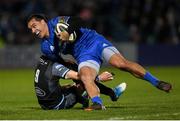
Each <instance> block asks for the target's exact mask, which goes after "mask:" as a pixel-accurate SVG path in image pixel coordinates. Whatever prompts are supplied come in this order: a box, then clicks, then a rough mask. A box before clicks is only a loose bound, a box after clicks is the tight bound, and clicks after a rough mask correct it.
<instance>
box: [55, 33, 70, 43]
mask: <svg viewBox="0 0 180 121" xmlns="http://www.w3.org/2000/svg"><path fill="white" fill-rule="evenodd" d="M56 35H57V37H58V38H59V39H60V40H62V41H68V40H69V33H68V32H67V31H62V32H60V33H57V34H56Z"/></svg>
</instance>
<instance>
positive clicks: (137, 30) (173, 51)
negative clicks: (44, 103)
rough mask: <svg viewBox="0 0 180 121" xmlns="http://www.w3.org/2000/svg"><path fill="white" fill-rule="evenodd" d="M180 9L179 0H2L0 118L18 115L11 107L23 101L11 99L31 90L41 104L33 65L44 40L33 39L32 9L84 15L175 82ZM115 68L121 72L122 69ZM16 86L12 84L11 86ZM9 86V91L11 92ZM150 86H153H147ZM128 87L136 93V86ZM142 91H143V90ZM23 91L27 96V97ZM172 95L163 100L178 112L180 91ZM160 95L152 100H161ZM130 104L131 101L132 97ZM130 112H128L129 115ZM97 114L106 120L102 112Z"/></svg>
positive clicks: (179, 56) (179, 58) (118, 44)
mask: <svg viewBox="0 0 180 121" xmlns="http://www.w3.org/2000/svg"><path fill="white" fill-rule="evenodd" d="M179 12H180V1H179V0H30V1H29V0H1V1H0V104H1V106H0V119H19V116H18V115H16V116H12V117H11V113H13V111H12V110H13V109H14V108H15V110H18V109H16V108H18V107H12V108H9V107H10V106H14V104H17V106H18V105H19V106H20V104H19V103H18V102H15V103H12V104H11V100H12V101H15V100H17V101H20V102H21V101H22V100H23V101H24V102H28V101H29V100H28V99H29V97H27V96H26V94H29V95H31V98H30V100H31V101H32V100H33V101H32V102H33V103H32V102H30V105H31V106H32V105H33V106H34V105H35V107H38V105H37V102H36V98H35V96H34V92H33V83H32V80H33V69H34V66H35V64H36V62H37V59H38V58H39V55H40V54H41V53H40V49H39V43H40V41H39V40H37V39H35V38H33V37H32V36H31V34H29V33H28V30H27V28H26V19H27V17H28V15H30V14H31V13H44V14H47V15H48V17H49V18H51V17H55V16H58V15H77V16H80V17H82V18H84V19H86V20H87V21H88V22H89V25H88V27H90V28H93V29H96V30H97V31H98V32H99V33H101V34H103V35H104V36H105V37H106V38H108V39H109V40H110V41H111V42H112V43H114V45H115V46H116V47H117V48H118V49H119V50H120V51H121V53H123V55H124V56H125V57H127V58H128V59H130V60H133V61H136V62H139V63H140V64H142V65H145V66H146V67H147V68H148V69H150V70H151V71H152V72H153V73H155V74H157V75H158V74H159V75H158V77H161V78H163V79H169V80H172V83H173V84H174V83H177V81H178V80H179V79H180V78H179V76H178V74H179V72H180V68H179V65H180V16H179ZM106 69H108V68H106ZM110 70H111V69H110ZM111 71H112V70H111ZM114 71H115V73H117V72H116V71H117V70H114ZM169 74H170V75H169ZM17 75H18V76H17ZM117 76H118V74H117ZM171 76H173V78H171ZM119 77H123V78H125V79H127V80H133V79H134V78H133V79H132V78H130V77H129V76H127V75H126V74H125V75H124V73H123V74H122V75H119ZM24 80H27V82H24ZM129 83H130V84H132V85H133V84H134V85H136V83H135V82H134V83H132V82H131V81H130V82H129ZM139 83H140V85H141V86H144V87H146V86H147V85H143V84H141V81H140V82H139ZM28 84H29V85H28ZM116 84H117V83H116ZM9 85H10V86H9ZM12 85H13V86H12ZM15 85H16V86H15ZM27 85H28V86H27ZM109 85H110V86H114V85H115V83H109ZM176 85H178V86H176V88H178V87H179V84H176ZM148 86H149V85H148ZM11 87H12V89H10V88H11ZM7 88H8V90H9V91H7ZM18 89H19V91H18ZM28 89H29V90H28ZM133 89H134V87H133ZM147 89H149V88H148V87H147ZM15 90H16V91H15ZM135 90H136V88H135ZM150 90H151V88H150ZM174 90H175V89H174ZM21 91H24V92H23V94H21V93H20V92H21ZM136 91H138V90H136ZM148 91H149V90H148ZM5 92H6V93H5ZM13 92H14V93H13ZM129 92H131V87H130V89H129ZM150 92H151V91H150ZM152 93H153V91H152ZM156 93H157V92H154V94H155V95H156ZM127 94H128V93H127ZM132 94H133V91H132ZM132 94H130V96H132ZM139 94H141V93H140V92H139ZM158 94H160V95H162V93H159V92H158ZM158 94H157V95H156V96H157V97H158V96H160V95H158ZM173 94H174V95H173ZM12 95H13V96H12ZM22 95H23V96H24V97H25V98H22V97H21V96H22ZM172 95H173V97H172V99H173V100H174V102H173V103H172V102H171V103H170V104H169V105H168V104H166V103H164V105H167V110H168V109H172V108H169V107H168V106H170V105H173V106H174V108H175V109H173V110H174V112H175V113H177V112H180V111H179V109H177V107H178V106H177V105H179V103H178V102H180V99H179V95H178V90H175V91H174V93H172ZM126 96H127V95H126ZM141 96H142V95H141ZM11 97H13V98H11ZM20 97H21V98H20ZM137 97H138V96H137ZM157 97H156V98H155V99H153V100H154V101H156V100H158V98H157ZM124 98H126V99H124V100H125V101H124V100H122V102H121V105H122V104H124V105H125V104H126V103H127V102H128V101H129V100H132V99H131V98H130V97H128V96H127V97H124ZM128 99H129V100H128ZM164 99H167V100H169V98H168V97H167V96H165V97H164ZM27 100H28V101H27ZM127 100H128V101H127ZM137 100H138V99H137ZM137 100H136V101H137ZM140 100H141V99H140ZM123 101H124V103H123ZM126 101H127V102H126ZM132 101H133V100H132ZM146 101H147V100H146ZM171 101H172V100H171ZM137 102H138V101H137ZM147 102H148V101H147ZM156 102H157V101H156ZM168 103H169V102H168ZM128 104H130V103H129V102H128ZM148 105H149V104H148ZM164 105H162V106H164ZM3 106H4V107H3ZM31 106H30V107H31ZM33 106H32V107H33ZM20 107H21V106H20ZM25 107H28V106H25ZM122 107H123V106H122ZM147 107H148V106H147ZM22 108H23V107H22ZM150 108H151V107H150ZM150 108H149V109H148V108H147V110H148V111H149V110H150ZM35 109H36V108H35ZM121 109H122V108H121ZM25 110H27V109H25ZM32 110H33V108H32ZM112 110H113V109H112ZM18 111H19V110H18ZM130 111H132V110H130ZM14 112H15V111H14ZM22 112H24V111H22ZM25 112H26V111H25ZM26 113H27V114H26V115H25V116H24V117H23V118H20V119H48V118H39V117H36V118H35V117H34V118H33V116H32V117H30V116H28V112H26ZM38 113H39V112H38ZM51 113H52V112H51ZM9 115H10V116H9ZM52 115H53V113H52ZM112 115H115V114H112ZM129 115H130V116H132V113H129ZM129 115H127V117H128V116H129ZM35 116H37V115H35ZM41 116H42V117H43V116H45V115H43V113H42V115H41ZM117 116H118V115H116V117H117ZM84 117H86V116H84ZM96 117H97V118H98V119H103V118H101V117H98V116H96ZM50 119H53V118H50ZM54 119H59V118H54ZM65 119H66V117H65ZM77 119H78V118H77ZM82 119H86V118H82ZM91 119H94V118H91ZM105 119H107V118H105ZM117 119H119V118H117ZM122 119H123V118H122ZM125 119H180V113H177V116H174V115H170V116H167V117H165V118H161V117H159V118H157V116H155V117H154V118H151V117H148V118H147V117H146V118H142V117H139V118H138V116H137V118H134V117H128V118H125Z"/></svg>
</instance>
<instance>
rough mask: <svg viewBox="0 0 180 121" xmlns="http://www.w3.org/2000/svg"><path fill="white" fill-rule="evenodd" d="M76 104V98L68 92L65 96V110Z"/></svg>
mask: <svg viewBox="0 0 180 121" xmlns="http://www.w3.org/2000/svg"><path fill="white" fill-rule="evenodd" d="M76 103H77V97H76V95H75V94H74V93H73V92H68V93H66V94H65V105H64V108H65V109H68V108H72V107H73V106H74V105H75V104H76Z"/></svg>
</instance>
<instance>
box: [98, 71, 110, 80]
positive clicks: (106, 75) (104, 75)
mask: <svg viewBox="0 0 180 121" xmlns="http://www.w3.org/2000/svg"><path fill="white" fill-rule="evenodd" d="M98 78H99V81H101V82H106V81H110V80H112V79H114V78H113V75H112V73H110V72H108V71H105V72H102V73H101V74H100V75H99V76H98Z"/></svg>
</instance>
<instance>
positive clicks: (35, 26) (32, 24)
mask: <svg viewBox="0 0 180 121" xmlns="http://www.w3.org/2000/svg"><path fill="white" fill-rule="evenodd" d="M28 28H29V29H30V30H31V32H32V34H34V35H36V36H37V37H38V38H45V37H48V36H49V30H48V26H47V23H46V22H45V21H44V20H40V21H37V20H36V19H34V18H33V19H31V20H30V21H29V22H28Z"/></svg>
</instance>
